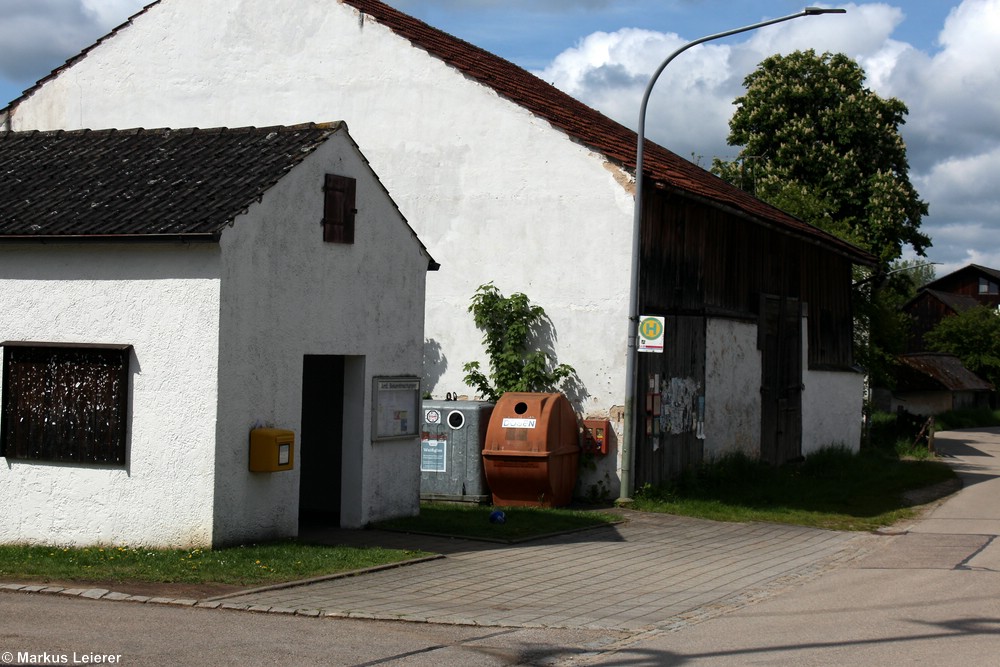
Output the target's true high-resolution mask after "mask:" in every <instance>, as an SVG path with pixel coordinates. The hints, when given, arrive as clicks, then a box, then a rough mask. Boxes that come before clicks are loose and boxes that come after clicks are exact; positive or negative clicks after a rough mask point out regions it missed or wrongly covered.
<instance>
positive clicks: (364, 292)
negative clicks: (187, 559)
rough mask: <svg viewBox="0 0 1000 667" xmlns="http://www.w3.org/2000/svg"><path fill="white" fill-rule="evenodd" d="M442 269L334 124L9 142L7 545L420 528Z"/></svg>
mask: <svg viewBox="0 0 1000 667" xmlns="http://www.w3.org/2000/svg"><path fill="white" fill-rule="evenodd" d="M435 266H436V265H435V264H434V263H433V261H432V259H431V258H430V256H429V255H428V253H427V251H426V250H425V248H424V246H423V245H422V244H421V243H420V241H419V240H418V239H417V237H416V235H415V233H414V232H413V231H412V230H411V229H410V227H409V226H408V224H407V222H406V221H405V219H404V218H403V217H402V215H401V214H400V213H399V211H398V209H397V208H396V205H395V204H394V203H393V201H392V199H391V198H390V197H389V195H388V193H387V192H386V190H385V189H384V188H383V187H382V185H381V183H380V182H379V180H378V178H377V177H376V176H375V174H374V172H373V171H372V170H371V168H370V167H369V165H368V163H367V162H366V160H365V158H364V157H363V156H362V154H361V152H360V151H359V149H358V147H357V145H356V144H355V143H354V141H353V140H352V139H351V137H350V135H349V134H348V131H347V127H346V126H345V125H344V124H341V123H334V124H329V125H301V126H296V127H268V128H260V129H255V128H242V129H213V130H196V129H187V130H165V129H164V130H128V131H120V132H119V131H113V130H109V131H52V132H3V133H0V311H2V312H3V318H2V319H0V341H4V342H3V376H2V378H3V379H2V384H0V394H2V396H0V401H2V413H0V456H2V457H3V458H2V460H3V465H2V466H0V504H2V506H3V508H4V517H5V519H4V521H3V522H2V524H0V542H43V543H56V544H77V545H86V544H94V543H106V544H121V543H129V544H146V545H155V546H187V545H222V544H231V543H234V542H244V541H249V540H257V539H268V538H277V537H285V536H294V535H296V534H297V531H298V524H299V521H300V518H301V517H303V516H304V515H306V514H307V513H308V512H321V513H324V514H326V515H328V516H330V515H332V516H333V517H335V518H334V519H333V520H334V521H338V522H340V523H342V524H343V525H347V526H361V525H364V524H366V523H368V522H370V521H372V520H377V519H380V518H386V517H393V516H403V515H412V514H415V513H416V512H417V508H418V496H419V472H418V468H417V466H418V461H419V458H418V447H419V434H418V433H416V432H415V429H414V426H413V425H414V423H415V421H416V419H417V416H416V412H417V409H418V408H419V404H418V403H417V402H418V401H419V397H418V395H417V390H418V387H419V381H418V378H419V376H420V372H421V357H422V346H421V340H422V334H423V311H424V283H425V276H426V272H427V270H428V269H429V268H434V267H435ZM382 389H385V390H386V391H385V392H382V393H380V391H381V390H382ZM383 405H388V406H390V407H392V408H394V410H393V411H382V412H380V409H381V408H382V406H383ZM259 427H269V428H273V429H278V430H279V433H278V434H279V435H280V436H281V438H282V439H283V440H282V442H284V443H285V444H286V445H287V444H292V445H293V446H292V447H286V448H285V449H283V450H279V449H275V450H274V451H275V452H278V453H277V454H275V458H274V460H265V461H264V467H268V466H271V465H272V464H273V465H274V466H277V465H279V464H281V465H283V466H284V467H283V468H279V470H280V471H279V472H259V471H256V470H257V469H259V467H260V466H259V465H258V466H257V468H255V471H252V470H251V469H250V468H251V459H250V453H249V451H250V445H249V441H250V433H251V430H253V429H255V428H259ZM285 431H290V432H291V435H292V438H293V439H294V440H293V442H292V441H288V440H287V434H286V433H285ZM264 451H266V450H264ZM282 457H284V458H282Z"/></svg>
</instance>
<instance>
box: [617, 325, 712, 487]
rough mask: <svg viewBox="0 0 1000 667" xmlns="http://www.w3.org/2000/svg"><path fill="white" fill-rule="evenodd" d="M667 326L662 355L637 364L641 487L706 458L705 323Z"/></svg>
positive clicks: (637, 472)
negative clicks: (704, 456)
mask: <svg viewBox="0 0 1000 667" xmlns="http://www.w3.org/2000/svg"><path fill="white" fill-rule="evenodd" d="M664 325H665V326H664V336H663V339H664V345H663V353H662V354H651V353H643V354H640V355H639V359H638V363H637V367H638V368H637V370H638V375H639V381H638V384H637V386H636V398H637V399H638V400H637V405H636V412H635V414H636V422H637V423H636V426H637V429H636V430H637V433H636V438H635V443H636V447H635V460H634V465H635V477H634V479H635V487H636V488H640V487H642V486H643V485H644V484H653V485H657V484H662V483H664V482H666V481H669V480H670V479H673V478H675V477H677V476H678V475H679V474H680V473H682V472H684V471H685V470H687V469H688V468H690V467H691V466H693V465H697V464H698V463H701V461H702V458H703V455H704V438H705V429H704V418H705V417H704V414H705V326H706V320H705V317H704V316H702V315H692V316H683V315H672V316H667V317H666V319H665V322H664Z"/></svg>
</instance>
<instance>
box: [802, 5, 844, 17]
mask: <svg viewBox="0 0 1000 667" xmlns="http://www.w3.org/2000/svg"><path fill="white" fill-rule="evenodd" d="M802 13H803V14H805V15H806V16H816V15H817V14H846V13H847V10H846V9H823V8H822V7H806V8H805V9H803V10H802Z"/></svg>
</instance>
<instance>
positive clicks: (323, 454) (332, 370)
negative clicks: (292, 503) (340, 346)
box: [299, 355, 344, 530]
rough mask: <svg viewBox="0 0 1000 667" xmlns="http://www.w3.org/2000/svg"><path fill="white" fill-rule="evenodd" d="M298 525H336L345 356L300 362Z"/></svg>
mask: <svg viewBox="0 0 1000 667" xmlns="http://www.w3.org/2000/svg"><path fill="white" fill-rule="evenodd" d="M301 440H302V441H301V443H300V444H299V461H300V466H299V470H300V474H301V477H300V486H299V526H300V530H301V527H302V525H303V524H317V523H322V524H325V525H333V526H339V525H340V495H341V472H342V470H343V463H342V461H343V452H344V357H342V356H339V355H306V356H305V357H303V361H302V433H301Z"/></svg>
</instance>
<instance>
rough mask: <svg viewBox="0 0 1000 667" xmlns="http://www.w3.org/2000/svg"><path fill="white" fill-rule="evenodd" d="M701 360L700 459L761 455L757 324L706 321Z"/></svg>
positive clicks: (759, 368) (732, 321)
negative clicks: (702, 431)
mask: <svg viewBox="0 0 1000 667" xmlns="http://www.w3.org/2000/svg"><path fill="white" fill-rule="evenodd" d="M706 349H707V353H706V357H705V459H706V460H711V459H714V458H718V457H719V456H720V455H722V454H724V453H726V452H733V451H741V452H744V453H746V454H747V455H749V456H758V455H759V454H760V419H761V410H760V378H761V361H760V351H759V350H758V349H757V326H756V325H755V324H752V323H747V322H738V321H735V320H723V319H713V318H709V319H708V322H707V325H706Z"/></svg>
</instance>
